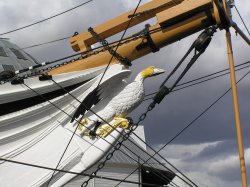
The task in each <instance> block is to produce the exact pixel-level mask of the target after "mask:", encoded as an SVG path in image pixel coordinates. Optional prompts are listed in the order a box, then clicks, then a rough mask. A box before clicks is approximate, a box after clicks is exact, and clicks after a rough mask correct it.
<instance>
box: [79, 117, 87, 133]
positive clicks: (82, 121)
mask: <svg viewBox="0 0 250 187" xmlns="http://www.w3.org/2000/svg"><path fill="white" fill-rule="evenodd" d="M87 124H88V120H87V118H83V119H82V120H81V122H80V123H79V124H78V127H77V129H78V130H79V131H84V129H83V127H84V126H85V125H87Z"/></svg>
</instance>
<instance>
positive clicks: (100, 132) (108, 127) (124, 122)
mask: <svg viewBox="0 0 250 187" xmlns="http://www.w3.org/2000/svg"><path fill="white" fill-rule="evenodd" d="M112 122H113V123H110V124H103V125H102V126H101V127H99V128H98V129H97V131H96V135H97V136H99V137H102V138H105V137H107V136H108V135H109V134H110V133H111V132H113V131H114V130H115V129H117V128H119V127H120V128H123V129H128V128H129V126H130V122H129V121H128V119H126V118H121V117H114V120H113V121H112Z"/></svg>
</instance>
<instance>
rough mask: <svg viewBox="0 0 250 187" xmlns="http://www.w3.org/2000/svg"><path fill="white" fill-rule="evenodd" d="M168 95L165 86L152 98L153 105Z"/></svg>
mask: <svg viewBox="0 0 250 187" xmlns="http://www.w3.org/2000/svg"><path fill="white" fill-rule="evenodd" d="M169 93H170V91H169V89H168V88H167V87H166V86H162V87H161V88H160V90H159V91H158V92H157V94H156V95H155V96H154V98H153V100H154V103H157V104H160V102H161V101H162V100H163V99H164V97H165V96H166V95H168V94H169Z"/></svg>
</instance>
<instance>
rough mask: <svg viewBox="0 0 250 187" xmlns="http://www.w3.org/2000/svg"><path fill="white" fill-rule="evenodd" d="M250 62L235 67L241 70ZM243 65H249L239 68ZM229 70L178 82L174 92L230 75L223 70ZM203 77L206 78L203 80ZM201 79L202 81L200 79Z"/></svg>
mask: <svg viewBox="0 0 250 187" xmlns="http://www.w3.org/2000/svg"><path fill="white" fill-rule="evenodd" d="M249 63H250V61H247V62H244V63H241V64H239V65H236V66H234V67H235V68H237V69H236V70H235V71H239V70H242V69H246V68H248V67H250V65H247V64H249ZM243 65H247V66H245V67H241V68H239V67H240V66H243ZM228 70H229V68H227V69H224V70H220V71H217V72H215V73H211V74H209V75H205V76H202V77H200V78H197V79H193V80H191V81H187V82H184V83H181V84H178V85H176V88H177V89H174V90H173V91H172V92H175V91H179V90H182V89H185V88H189V87H192V86H195V85H197V84H201V83H204V82H207V81H209V80H213V79H215V78H219V77H222V76H225V75H228V74H229V72H227V73H223V72H225V71H228ZM220 73H223V74H220ZM217 74H220V75H217ZM213 75H217V76H214V77H211V76H213ZM209 77H211V78H209ZM205 78H207V79H205ZM202 79H205V80H202ZM199 80H201V81H199ZM196 81H199V82H196ZM192 82H196V83H193V84H189V83H192ZM187 84H189V85H187ZM184 85H187V86H184ZM181 86H183V87H181ZM178 87H181V88H178ZM156 93H157V92H153V93H150V94H146V95H145V97H148V96H152V95H155V94H156ZM152 98H153V97H150V98H146V99H144V101H146V100H150V99H152Z"/></svg>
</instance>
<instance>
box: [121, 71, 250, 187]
mask: <svg viewBox="0 0 250 187" xmlns="http://www.w3.org/2000/svg"><path fill="white" fill-rule="evenodd" d="M249 73H250V71H248V72H247V73H246V74H245V75H244V76H242V77H241V78H240V79H239V80H238V81H237V84H238V83H239V82H240V81H242V80H243V79H244V78H245V77H246V76H247V75H248V74H249ZM230 90H231V88H229V89H228V90H227V91H226V92H225V93H223V94H222V95H221V96H220V97H219V98H218V99H216V100H215V101H214V102H213V103H212V104H211V105H209V106H208V107H207V108H206V109H205V110H203V112H202V113H200V114H199V115H198V116H197V117H196V118H194V120H192V121H191V122H190V123H189V124H188V125H186V126H185V127H184V128H183V129H182V130H181V131H180V132H178V133H177V134H176V135H175V136H174V137H173V138H172V139H170V140H169V141H168V142H167V143H166V144H165V145H164V146H162V147H161V148H160V149H159V150H158V151H156V152H154V154H153V155H152V158H153V157H154V156H155V155H156V154H159V152H160V151H161V150H163V149H164V148H165V147H166V146H167V145H169V144H170V143H171V142H172V141H174V140H175V139H176V138H177V137H178V136H180V135H181V134H182V133H183V132H184V131H185V130H187V129H188V128H189V127H190V126H192V125H193V124H194V123H195V122H196V121H197V120H198V119H199V118H201V117H202V116H203V115H204V114H205V113H206V112H207V111H208V110H209V109H211V108H212V107H213V106H214V105H215V104H216V103H217V102H218V101H219V100H220V99H222V98H223V97H224V96H225V95H226V94H227V93H228V92H229V91H230ZM150 159H151V158H149V159H147V160H146V162H145V163H147V162H148V161H149V160H150ZM142 164H144V163H142ZM138 169H139V167H137V168H136V169H135V170H134V171H132V172H131V173H130V174H129V175H128V176H127V177H125V178H124V179H125V180H126V179H127V178H128V177H129V176H131V175H132V174H133V173H134V172H135V171H136V170H138ZM121 182H122V181H121ZM121 182H120V183H121ZM120 183H119V184H120ZM117 186H118V185H117Z"/></svg>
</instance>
